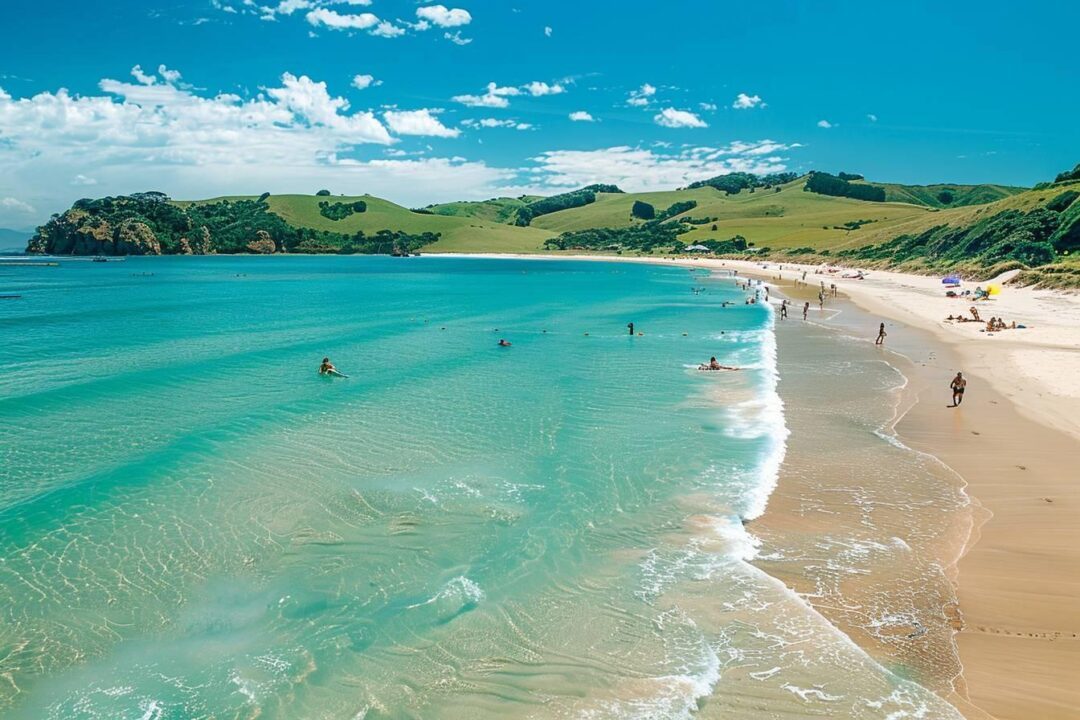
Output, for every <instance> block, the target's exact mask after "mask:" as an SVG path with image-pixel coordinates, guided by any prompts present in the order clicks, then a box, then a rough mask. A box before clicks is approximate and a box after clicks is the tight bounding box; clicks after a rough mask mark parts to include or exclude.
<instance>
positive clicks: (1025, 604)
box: [766, 278, 1080, 720]
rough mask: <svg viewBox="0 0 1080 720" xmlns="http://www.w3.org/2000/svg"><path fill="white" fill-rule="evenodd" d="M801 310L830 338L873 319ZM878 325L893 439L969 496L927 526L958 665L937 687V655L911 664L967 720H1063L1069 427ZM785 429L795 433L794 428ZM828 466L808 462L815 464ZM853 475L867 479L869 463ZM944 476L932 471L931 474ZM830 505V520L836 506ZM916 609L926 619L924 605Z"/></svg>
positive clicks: (902, 332)
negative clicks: (888, 367) (955, 379)
mask: <svg viewBox="0 0 1080 720" xmlns="http://www.w3.org/2000/svg"><path fill="white" fill-rule="evenodd" d="M808 279H810V278H808ZM788 291H789V292H795V291H794V290H793V289H790V288H789V290H788ZM811 291H812V292H814V293H815V294H816V289H814V288H811ZM803 292H805V290H804V291H803ZM812 307H813V309H812V311H811V320H812V321H818V322H822V323H823V324H825V325H831V326H833V327H835V328H836V330H837V332H838V333H839V334H840V335H841V336H843V335H855V334H859V335H861V339H862V342H864V343H871V342H872V341H873V338H874V336H875V335H876V327H877V323H878V322H879V320H880V316H877V315H870V314H868V313H867V312H866V311H865V310H863V309H861V308H859V307H856V306H855V304H854V303H852V302H850V301H847V300H844V299H837V300H830V301H828V302H827V304H826V312H825V313H823V314H821V313H819V312H818V310H817V308H816V301H815V302H813V303H812ZM793 315H795V313H793ZM815 316H817V317H815ZM886 327H887V331H888V333H889V336H888V338H887V339H886V345H885V347H884V348H882V349H881V350H880V352H881V354H882V358H883V359H885V360H887V361H888V362H890V363H891V364H893V365H895V366H896V367H897V368H898V369H899V370H900V371H901V372H903V374H904V375H905V377H906V378H907V385H906V386H905V387H904V388H903V390H902V392H901V395H900V397H899V398H898V405H897V417H898V420H897V421H896V423H895V431H896V435H897V438H898V439H899V440H900V441H901V442H902V443H904V444H905V445H907V446H909V447H911V448H913V449H916V450H919V451H921V452H924V453H927V454H928V455H931V456H933V457H934V458H937V459H938V460H940V461H941V462H943V463H944V464H945V465H947V466H948V468H949V469H951V470H952V471H955V475H954V477H955V478H956V480H957V481H959V482H960V487H962V488H963V491H964V492H965V493H966V495H967V496H968V497H969V499H970V502H971V505H970V507H969V508H968V509H967V510H959V511H956V512H955V516H954V519H953V522H952V523H946V524H943V525H942V526H941V529H942V533H941V535H940V536H939V537H938V538H937V541H936V545H937V547H938V551H937V552H938V557H939V558H940V560H941V561H942V562H943V565H942V570H943V571H944V572H945V574H946V575H947V576H948V577H949V578H950V580H951V581H952V584H953V586H954V587H955V601H951V600H949V599H947V598H944V597H943V598H942V599H943V600H944V602H942V604H941V605H940V608H939V611H940V614H939V615H938V617H939V618H940V619H943V620H944V621H945V622H946V623H947V624H948V625H950V626H952V627H954V628H955V629H956V630H957V632H956V634H955V636H954V642H955V645H956V651H957V653H958V662H959V669H960V671H961V672H960V674H958V675H957V676H956V677H954V678H952V679H951V680H950V681H949V682H948V683H947V684H942V682H943V681H945V680H947V679H948V678H947V675H948V674H949V672H951V669H950V664H949V662H948V659H947V658H946V657H945V656H943V655H941V654H940V653H936V655H937V657H936V658H932V657H922V659H923V660H924V661H935V660H936V662H935V663H934V664H935V667H936V670H937V672H938V673H939V675H938V677H936V678H934V677H928V678H924V681H929V682H930V684H931V685H932V686H933V687H934V689H935V690H937V691H938V692H939V693H941V694H942V695H943V696H945V697H947V698H948V699H950V701H951V702H953V703H954V704H955V705H956V706H957V707H958V708H959V709H960V710H961V711H962V712H964V714H965V715H966V716H967V717H969V718H977V719H983V718H997V719H1000V720H1004V719H1006V718H1008V719H1013V718H1015V719H1017V720H1020V719H1021V718H1047V719H1057V718H1061V719H1064V718H1076V717H1077V716H1078V713H1080V687H1078V686H1077V683H1076V682H1075V679H1076V677H1078V676H1080V523H1077V522H1076V520H1075V519H1076V517H1077V512H1078V510H1080V484H1078V483H1077V482H1076V479H1077V477H1078V471H1077V468H1076V462H1077V460H1078V459H1080V445H1078V442H1077V439H1076V438H1075V437H1073V436H1072V435H1070V434H1067V433H1065V432H1062V431H1060V430H1058V429H1055V428H1052V427H1050V426H1049V425H1047V424H1043V423H1040V422H1037V421H1035V420H1033V419H1031V418H1030V417H1028V416H1027V415H1025V414H1022V413H1021V412H1020V410H1019V408H1018V407H1017V400H1018V401H1019V402H1021V403H1022V402H1023V398H1022V397H1020V398H1012V399H1011V398H1008V397H1005V396H1004V395H1003V394H1002V393H1000V392H998V390H996V389H995V387H994V386H993V385H991V384H990V382H989V381H987V380H985V379H984V378H983V377H982V376H981V375H980V374H978V373H977V371H976V373H971V372H967V368H968V367H970V366H969V365H968V364H967V363H966V362H965V360H966V358H964V357H962V356H961V355H960V353H958V352H956V350H955V349H954V348H953V347H951V346H950V345H949V344H946V343H942V342H941V341H940V339H939V338H938V337H935V336H934V335H932V334H931V333H930V332H928V331H926V330H920V329H916V328H912V327H909V326H906V325H903V324H900V323H899V322H896V321H895V320H894V321H892V322H889V321H886ZM780 343H781V344H780V348H781V353H783V352H784V351H785V349H787V350H788V351H795V352H798V351H799V350H798V341H797V340H796V339H789V340H788V341H787V342H785V340H784V336H783V334H781V335H780ZM782 357H783V355H782ZM957 370H965V372H966V374H967V375H968V377H969V384H968V392H967V394H966V398H965V400H964V402H963V404H962V405H961V406H960V407H959V408H952V407H951V393H950V391H949V388H948V383H949V381H950V379H951V378H952V376H953V375H954V374H955V372H956V371H957ZM1043 401H1045V400H1043ZM788 412H789V415H790V416H791V418H792V422H795V419H796V418H797V416H798V413H799V408H798V407H797V406H796V407H793V406H792V405H791V404H789V405H788ZM793 436H795V437H797V436H798V430H797V429H796V428H794V427H793ZM788 457H789V458H791V463H792V464H793V468H792V469H794V467H796V466H798V465H799V464H801V463H802V462H804V460H803V459H802V458H801V457H800V452H799V450H798V448H797V446H793V447H792V449H791V451H790V452H789V456H788ZM828 462H829V460H828V458H821V459H819V460H818V461H817V464H818V465H821V464H823V463H828ZM805 477H806V474H805V473H804V472H803V473H800V472H789V473H785V474H782V476H781V480H780V485H779V487H778V489H777V492H776V493H774V495H773V498H772V499H771V501H770V513H772V514H773V515H775V516H777V517H786V518H788V520H787V521H786V522H790V518H791V516H792V514H798V512H799V507H800V506H799V505H798V502H800V501H805V497H802V496H800V495H799V493H800V490H805V487H804V483H805ZM864 477H865V478H866V479H868V480H871V481H873V480H877V481H878V482H880V480H881V473H880V469H878V468H874V469H872V470H871V471H870V472H866V473H865V475H864ZM948 478H949V474H948V473H946V474H944V475H943V476H942V482H949V479H948ZM961 478H962V479H961ZM801 486H803V487H801ZM920 492H925V488H923V489H921V490H920ZM938 505H939V506H940V503H938ZM834 509H837V511H838V512H839V513H840V514H841V517H842V516H843V509H842V508H834ZM938 509H940V507H938ZM852 510H854V511H855V512H860V510H859V509H858V508H849V512H851V511H852ZM776 522H777V523H778V524H780V525H782V524H783V521H780V520H777V521H776ZM766 569H768V568H766ZM770 572H771V571H770ZM798 575H799V573H796V574H795V575H794V576H791V577H785V578H784V579H785V581H786V582H788V583H789V584H791V585H792V586H793V587H798V585H799V584H800V582H803V583H805V579H806V578H805V573H803V577H802V578H801V579H800V577H799V576H798ZM861 582H863V583H865V584H866V585H868V586H870V585H874V584H877V582H878V580H877V579H875V578H873V577H872V576H868V577H866V578H864V579H863V580H862V581H861ZM858 585H859V582H856V583H853V584H852V587H850V588H849V592H848V595H847V597H849V598H859V597H860V592H861V591H860V590H859V588H858ZM928 596H929V595H928ZM810 600H811V602H813V603H815V605H817V604H819V603H818V602H817V601H816V599H815V598H810ZM819 609H821V610H822V612H823V613H824V614H826V616H828V617H830V619H832V620H833V621H834V622H836V623H837V624H839V625H840V626H841V628H842V629H845V631H848V632H849V634H850V635H851V636H852V638H853V639H855V640H856V642H859V643H860V644H861V645H862V646H863V647H864V648H866V649H867V650H868V651H869V652H870V653H871V654H872V655H874V656H875V657H879V658H887V657H889V655H890V653H889V652H887V648H883V647H881V642H880V640H879V639H877V638H873V637H868V636H867V633H866V632H865V631H864V630H863V629H861V628H859V627H857V626H852V623H850V622H846V621H845V620H844V618H843V616H842V615H843V614H842V613H838V612H830V611H829V609H827V608H819ZM924 609H926V610H928V611H930V613H931V614H933V608H932V607H931V608H924ZM902 630H903V628H901V631H902ZM931 630H932V628H931ZM925 650H929V648H925ZM914 654H915V655H916V656H920V651H919V650H918V649H916V650H915V652H914Z"/></svg>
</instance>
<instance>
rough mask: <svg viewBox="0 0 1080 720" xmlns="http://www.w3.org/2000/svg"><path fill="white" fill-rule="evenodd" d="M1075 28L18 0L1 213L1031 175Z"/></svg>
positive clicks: (1069, 124) (1070, 137)
mask: <svg viewBox="0 0 1080 720" xmlns="http://www.w3.org/2000/svg"><path fill="white" fill-rule="evenodd" d="M1078 26H1080V4H1076V3H1050V2H1045V3H1039V2H1036V3H1028V4H1025V5H1022V6H1021V5H1020V4H1018V3H1003V2H982V3H977V4H976V3H968V2H959V3H941V2H934V3H929V2H910V3H905V4H901V5H898V4H896V3H867V2H842V3H809V2H805V3H795V2H772V3H747V2H742V3H733V2H715V1H714V2H706V1H702V2H687V1H684V0H668V1H667V2H664V3H644V2H633V1H623V2H614V1H609V0H594V1H593V2H575V3H569V2H538V1H537V0H456V1H455V2H448V3H447V4H445V5H442V4H437V3H426V2H425V3H416V2H411V1H409V0H284V1H282V0H277V1H276V2H272V3H271V2H267V3H266V4H264V3H263V2H262V0H180V1H179V2H164V1H159V0H138V1H137V2H135V1H130V2H129V1H128V0H119V1H115V2H110V3H108V7H105V8H103V7H101V5H100V4H98V5H97V6H95V4H92V3H86V2H71V1H67V2H38V3H18V4H6V5H5V7H3V8H0V88H2V91H0V166H3V167H4V168H5V172H4V173H2V174H0V226H8V227H27V226H30V225H33V224H36V223H38V222H40V221H42V220H44V219H45V218H46V217H47V216H48V214H49V213H52V212H55V211H57V210H60V209H62V208H63V207H65V206H66V205H67V204H68V203H70V202H71V201H72V200H74V199H76V198H78V197H85V196H92V195H103V194H117V193H125V192H132V191H137V190H144V189H158V190H163V191H165V192H168V193H170V194H171V195H173V196H174V197H181V198H182V197H205V196H210V195H218V194H227V193H243V194H252V193H258V192H262V191H264V190H265V191H270V192H275V193H281V192H288V191H294V192H314V191H315V190H317V189H319V188H321V187H327V188H329V189H331V190H333V191H334V192H336V193H337V192H341V193H350V194H354V193H355V194H360V193H364V192H370V193H372V194H375V195H380V196H383V197H388V198H390V199H393V200H396V201H398V202H401V203H403V204H407V205H420V204H426V203H428V202H436V201H443V200H448V199H455V198H461V199H469V198H484V197H491V196H493V195H497V194H516V193H520V192H525V191H529V192H533V191H537V192H555V191H560V190H563V189H566V188H569V187H574V186H578V185H581V184H585V183H589V182H615V183H618V184H620V185H621V186H623V187H624V189H628V190H644V189H660V188H670V187H675V186H678V185H682V184H686V183H687V182H689V181H692V180H695V179H700V178H702V177H708V176H711V175H715V174H720V173H723V172H729V171H732V170H748V171H759V172H763V171H775V170H795V171H804V170H808V169H812V168H816V169H822V170H831V171H838V170H846V171H849V172H861V173H864V174H865V175H867V176H868V177H869V178H872V179H878V180H889V181H899V182H912V183H928V182H940V181H951V182H1000V183H1015V184H1025V185H1026V184H1033V183H1035V182H1038V181H1040V180H1045V179H1048V178H1050V177H1052V176H1053V175H1054V174H1055V173H1057V172H1058V171H1060V170H1062V169H1064V168H1066V167H1071V166H1072V165H1074V164H1075V163H1076V162H1077V161H1078V160H1080V132H1078V130H1077V128H1078V127H1080V122H1078V121H1077V118H1080V92H1077V88H1078V87H1080V82H1078V80H1080V77H1078V72H1077V69H1076V68H1077V65H1076V63H1075V61H1074V58H1073V57H1072V48H1073V44H1074V41H1075V38H1074V35H1075V28H1076V27H1078Z"/></svg>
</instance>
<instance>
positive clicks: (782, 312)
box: [780, 300, 787, 320]
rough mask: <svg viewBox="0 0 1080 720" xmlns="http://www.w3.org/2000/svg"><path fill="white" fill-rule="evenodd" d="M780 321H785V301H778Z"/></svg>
mask: <svg viewBox="0 0 1080 720" xmlns="http://www.w3.org/2000/svg"><path fill="white" fill-rule="evenodd" d="M780 319H781V320H787V300H781V301H780Z"/></svg>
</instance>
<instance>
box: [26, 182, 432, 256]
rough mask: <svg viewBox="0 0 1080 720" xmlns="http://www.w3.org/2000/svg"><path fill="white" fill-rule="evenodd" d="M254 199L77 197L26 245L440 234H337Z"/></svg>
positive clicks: (89, 248)
mask: <svg viewBox="0 0 1080 720" xmlns="http://www.w3.org/2000/svg"><path fill="white" fill-rule="evenodd" d="M267 197H268V195H267V194H264V195H262V196H260V197H259V198H258V199H256V200H247V199H243V200H219V201H215V202H204V203H190V204H186V205H184V206H181V205H179V204H176V203H173V202H171V201H170V199H169V197H168V196H166V195H165V194H164V193H158V192H143V193H135V194H132V195H122V196H117V197H104V198H99V199H96V200H92V199H85V200H79V201H77V202H76V203H75V204H74V205H73V206H72V207H71V209H70V210H67V211H65V212H63V213H60V214H57V215H54V216H53V217H52V218H51V219H50V220H49V221H48V222H46V223H45V224H44V225H42V226H41V227H39V228H38V230H37V233H36V234H35V235H34V237H33V238H31V240H30V243H29V245H28V247H27V251H28V252H31V253H48V254H54V255H67V254H71V255H211V254H215V253H254V254H272V253H290V252H300V253H342V254H352V253H360V254H376V253H381V254H404V253H409V252H414V251H416V250H418V249H419V248H421V247H423V246H425V245H430V244H431V243H433V242H436V241H437V240H438V239H439V235H438V233H430V232H425V233H422V234H419V235H411V234H409V233H406V232H402V231H397V230H390V229H385V230H379V231H377V232H376V233H374V234H371V235H367V234H365V233H364V232H363V231H358V232H355V233H351V234H349V233H338V232H329V231H325V230H316V229H313V228H301V227H294V226H292V225H290V224H289V223H287V222H286V221H285V220H284V219H282V218H281V217H280V216H278V215H276V214H275V213H273V212H270V210H269V205H268V204H267V202H266V199H267ZM320 210H321V212H322V214H323V215H324V216H325V217H327V218H330V219H340V218H344V217H348V216H349V215H351V214H353V213H355V212H364V211H365V210H366V205H365V204H364V203H363V202H362V201H361V202H354V203H349V204H345V203H334V204H330V203H329V202H327V201H323V202H322V203H321V204H320Z"/></svg>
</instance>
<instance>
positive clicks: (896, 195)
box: [874, 183, 1025, 208]
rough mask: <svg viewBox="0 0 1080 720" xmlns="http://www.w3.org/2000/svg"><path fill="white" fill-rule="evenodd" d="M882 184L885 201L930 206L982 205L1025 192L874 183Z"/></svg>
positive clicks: (993, 187)
mask: <svg viewBox="0 0 1080 720" xmlns="http://www.w3.org/2000/svg"><path fill="white" fill-rule="evenodd" d="M874 184H875V185H879V186H881V187H883V188H885V202H905V203H911V204H912V205H925V206H926V207H930V208H950V207H963V206H967V205H985V204H987V203H992V202H996V201H998V200H1002V199H1004V198H1007V197H1010V196H1012V195H1016V194H1017V193H1021V192H1024V190H1025V188H1019V187H1012V186H1009V185H953V184H939V185H898V184H896V183H874Z"/></svg>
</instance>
